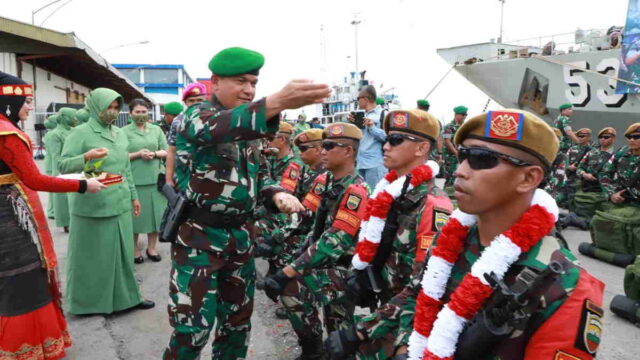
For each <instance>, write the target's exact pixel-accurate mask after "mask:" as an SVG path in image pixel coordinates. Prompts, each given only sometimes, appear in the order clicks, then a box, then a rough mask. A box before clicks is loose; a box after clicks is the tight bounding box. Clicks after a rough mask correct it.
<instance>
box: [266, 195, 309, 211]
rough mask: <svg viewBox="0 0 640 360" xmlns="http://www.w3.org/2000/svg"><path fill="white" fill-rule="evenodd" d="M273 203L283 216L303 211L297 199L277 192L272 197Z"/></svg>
mask: <svg viewBox="0 0 640 360" xmlns="http://www.w3.org/2000/svg"><path fill="white" fill-rule="evenodd" d="M273 202H274V203H275V204H276V207H277V208H278V210H280V212H283V213H285V214H291V213H294V212H300V211H304V209H305V207H304V206H303V205H302V204H301V203H300V200H298V198H297V197H295V196H293V195H291V194H289V193H285V192H279V193H276V194H275V195H273Z"/></svg>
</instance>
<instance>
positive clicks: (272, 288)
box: [264, 270, 291, 302]
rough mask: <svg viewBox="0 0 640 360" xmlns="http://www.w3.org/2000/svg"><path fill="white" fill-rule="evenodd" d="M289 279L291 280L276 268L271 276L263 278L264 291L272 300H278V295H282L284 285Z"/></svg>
mask: <svg viewBox="0 0 640 360" xmlns="http://www.w3.org/2000/svg"><path fill="white" fill-rule="evenodd" d="M289 281H291V279H290V278H289V277H287V275H285V274H284V272H282V270H278V272H276V273H275V274H273V275H272V276H269V277H267V278H265V279H264V292H265V293H266V294H267V296H268V297H269V299H271V300H273V302H278V297H280V295H282V293H283V292H284V287H285V286H287V283H288V282H289Z"/></svg>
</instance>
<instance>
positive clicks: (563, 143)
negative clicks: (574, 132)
mask: <svg viewBox="0 0 640 360" xmlns="http://www.w3.org/2000/svg"><path fill="white" fill-rule="evenodd" d="M553 127H554V128H556V129H558V130H560V133H561V134H562V137H561V138H560V149H559V150H558V151H559V152H563V153H564V152H567V151H569V148H570V147H571V145H572V144H573V143H572V142H571V139H570V138H569V137H568V136H567V133H566V131H567V130H571V118H569V117H567V116H564V115H560V116H558V118H557V119H556V121H555V122H554V124H553Z"/></svg>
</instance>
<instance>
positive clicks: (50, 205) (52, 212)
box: [47, 193, 56, 219]
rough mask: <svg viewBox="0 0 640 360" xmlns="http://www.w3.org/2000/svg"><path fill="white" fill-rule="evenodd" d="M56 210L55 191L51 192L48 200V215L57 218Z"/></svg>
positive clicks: (50, 217)
mask: <svg viewBox="0 0 640 360" xmlns="http://www.w3.org/2000/svg"><path fill="white" fill-rule="evenodd" d="M55 214H56V213H55V210H54V207H53V193H49V201H47V217H48V218H49V219H55V217H56V215H55Z"/></svg>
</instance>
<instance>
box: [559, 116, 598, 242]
mask: <svg viewBox="0 0 640 360" xmlns="http://www.w3.org/2000/svg"><path fill="white" fill-rule="evenodd" d="M591 133H592V132H591V129H588V128H582V129H580V130H578V131H577V132H576V136H577V137H578V143H577V144H573V145H571V147H570V148H569V150H568V151H567V154H566V158H565V164H564V169H565V176H564V180H563V182H562V185H561V188H560V191H559V193H558V194H557V197H556V198H555V199H556V202H557V203H558V206H560V207H563V208H566V209H567V210H569V213H568V214H562V215H561V219H560V225H561V226H562V227H563V228H566V227H568V226H575V227H577V228H579V229H582V230H587V229H588V224H586V223H585V222H584V221H582V220H580V219H579V218H578V217H577V216H576V214H575V203H574V200H575V196H576V190H577V186H578V175H577V174H576V171H577V170H578V163H580V161H581V160H582V159H583V158H584V157H585V156H586V155H587V152H589V150H591V146H592V145H591Z"/></svg>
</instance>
